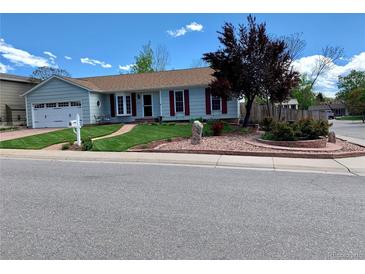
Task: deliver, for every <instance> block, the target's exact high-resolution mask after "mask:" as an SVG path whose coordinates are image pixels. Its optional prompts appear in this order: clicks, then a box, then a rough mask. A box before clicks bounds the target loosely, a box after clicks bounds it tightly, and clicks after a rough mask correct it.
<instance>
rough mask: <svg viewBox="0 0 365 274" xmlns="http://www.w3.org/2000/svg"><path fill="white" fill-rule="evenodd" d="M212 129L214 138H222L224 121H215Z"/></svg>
mask: <svg viewBox="0 0 365 274" xmlns="http://www.w3.org/2000/svg"><path fill="white" fill-rule="evenodd" d="M211 128H212V131H213V135H214V136H220V135H222V131H223V128H224V123H223V122H222V121H214V122H213V124H212V125H211Z"/></svg>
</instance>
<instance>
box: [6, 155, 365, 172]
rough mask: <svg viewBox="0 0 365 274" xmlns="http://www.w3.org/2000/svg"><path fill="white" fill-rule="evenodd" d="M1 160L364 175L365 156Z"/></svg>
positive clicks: (36, 157)
mask: <svg viewBox="0 0 365 274" xmlns="http://www.w3.org/2000/svg"><path fill="white" fill-rule="evenodd" d="M0 157H4V158H26V159H49V160H71V161H96V162H114V163H128V162H132V163H136V162H139V163H149V164H175V165H197V166H208V167H213V168H249V169H250V168H251V169H263V170H275V171H293V172H319V173H328V174H342V175H355V176H365V156H363V157H354V158H343V159H301V158H281V157H254V156H229V155H208V154H181V153H142V152H93V151H89V152H84V151H52V150H15V149H14V150H13V149H12V150H10V149H8V150H6V149H2V150H0Z"/></svg>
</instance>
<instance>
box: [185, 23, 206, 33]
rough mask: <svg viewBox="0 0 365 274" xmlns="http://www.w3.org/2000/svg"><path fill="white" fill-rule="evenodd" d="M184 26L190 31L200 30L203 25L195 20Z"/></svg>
mask: <svg viewBox="0 0 365 274" xmlns="http://www.w3.org/2000/svg"><path fill="white" fill-rule="evenodd" d="M186 28H187V29H188V30H191V31H202V30H203V25H202V24H198V23H197V22H192V23H190V24H189V25H186Z"/></svg>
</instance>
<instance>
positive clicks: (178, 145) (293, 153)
mask: <svg viewBox="0 0 365 274" xmlns="http://www.w3.org/2000/svg"><path fill="white" fill-rule="evenodd" d="M258 137H259V135H257V134H246V135H243V134H239V133H231V134H226V135H223V136H212V137H204V138H203V139H202V141H201V143H200V144H198V145H192V144H191V140H190V139H189V138H184V139H179V140H171V141H170V142H166V141H159V142H155V143H150V144H149V145H148V146H145V147H143V148H142V147H134V148H132V149H130V150H129V151H140V152H165V153H166V152H167V153H202V154H221V155H247V156H268V157H294V158H322V159H326V158H327V159H328V158H342V157H354V156H365V148H364V147H361V146H358V145H355V144H352V143H349V142H346V141H343V140H341V139H337V142H336V144H332V143H328V144H327V146H326V147H325V148H290V147H279V146H271V145H266V144H264V143H260V142H258V141H257V138H258Z"/></svg>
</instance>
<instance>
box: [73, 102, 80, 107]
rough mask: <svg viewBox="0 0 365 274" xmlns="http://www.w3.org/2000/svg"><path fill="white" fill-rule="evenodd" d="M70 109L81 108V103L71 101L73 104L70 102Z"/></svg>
mask: <svg viewBox="0 0 365 274" xmlns="http://www.w3.org/2000/svg"><path fill="white" fill-rule="evenodd" d="M71 107H81V102H80V101H73V102H71Z"/></svg>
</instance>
